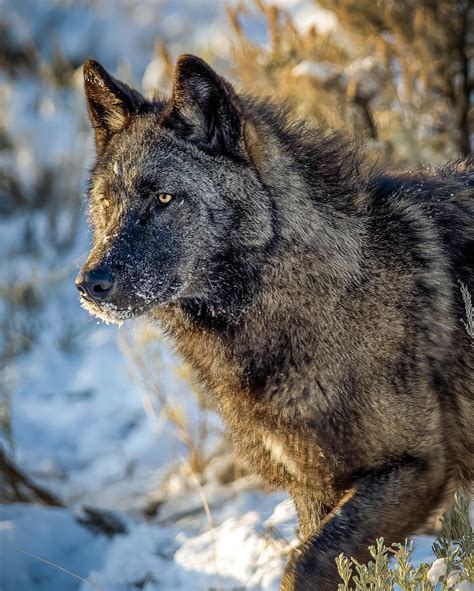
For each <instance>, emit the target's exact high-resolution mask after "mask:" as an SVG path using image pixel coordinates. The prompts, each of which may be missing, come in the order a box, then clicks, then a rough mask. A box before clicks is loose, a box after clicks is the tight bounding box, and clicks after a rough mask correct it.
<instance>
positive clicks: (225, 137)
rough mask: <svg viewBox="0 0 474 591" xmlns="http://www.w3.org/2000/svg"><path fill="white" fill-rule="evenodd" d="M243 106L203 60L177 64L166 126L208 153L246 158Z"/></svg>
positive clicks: (186, 58)
mask: <svg viewBox="0 0 474 591" xmlns="http://www.w3.org/2000/svg"><path fill="white" fill-rule="evenodd" d="M242 111H243V109H242V104H241V102H240V99H239V97H238V96H237V94H236V93H235V91H234V89H233V88H232V86H231V85H230V84H229V83H228V82H227V81H226V80H224V79H223V78H221V77H220V76H219V75H218V74H216V72H214V70H213V69H212V68H211V67H210V66H208V64H207V63H206V62H205V61H203V60H202V59H200V58H198V57H195V56H193V55H182V56H181V57H180V58H179V59H178V61H177V62H176V68H175V72H174V82H173V97H172V101H171V105H170V107H169V111H168V113H167V115H166V116H165V119H164V121H163V125H164V126H165V127H168V128H170V129H172V130H173V131H174V132H175V133H176V134H177V135H178V136H180V137H181V138H183V139H186V140H188V141H190V142H193V143H195V144H197V145H198V146H199V147H200V148H201V149H203V150H206V151H209V152H219V153H222V154H228V155H232V156H235V157H239V158H242V157H244V156H245V143H244V137H243V136H244V121H243V114H242Z"/></svg>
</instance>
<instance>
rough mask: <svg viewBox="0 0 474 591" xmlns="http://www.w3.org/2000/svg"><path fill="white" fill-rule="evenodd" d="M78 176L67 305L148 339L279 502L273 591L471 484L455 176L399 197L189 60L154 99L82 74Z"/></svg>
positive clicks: (466, 269) (299, 584)
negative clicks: (281, 494) (281, 516)
mask: <svg viewBox="0 0 474 591" xmlns="http://www.w3.org/2000/svg"><path fill="white" fill-rule="evenodd" d="M84 78H85V90H86V95H87V99H88V108H89V114H90V118H91V121H92V125H93V127H94V129H95V137H96V145H97V162H96V164H95V166H94V168H93V170H92V174H91V181H90V211H91V221H92V226H93V247H92V250H91V253H90V256H89V260H88V261H87V263H86V264H85V266H84V268H83V269H82V270H81V273H80V274H79V277H78V279H77V286H78V289H79V291H80V293H81V299H82V303H83V305H84V306H85V307H86V308H87V309H88V310H89V311H90V312H91V313H93V314H95V315H97V316H99V317H100V318H103V319H105V320H108V321H112V322H120V321H122V320H124V319H126V318H130V317H132V316H137V315H147V316H149V317H150V318H153V319H158V320H159V321H160V322H161V323H162V325H163V326H164V327H165V330H166V331H168V332H169V333H170V334H171V335H172V336H173V337H174V339H175V342H176V347H177V349H178V351H179V352H180V353H181V354H182V355H183V357H184V358H186V359H187V360H188V361H189V362H190V364H191V365H192V367H193V368H194V370H195V372H196V374H197V376H198V378H199V379H200V380H201V382H202V384H203V385H204V386H205V388H206V389H207V391H208V392H209V393H210V394H211V396H212V398H213V400H214V401H215V405H216V406H217V408H218V410H219V412H220V413H221V414H222V416H223V418H224V420H225V422H226V423H227V425H228V428H229V429H230V432H231V433H232V436H233V438H234V441H235V448H236V451H237V453H238V454H239V455H240V456H241V458H243V460H244V461H245V462H246V463H247V464H248V465H249V466H250V467H251V468H252V469H253V470H255V471H256V472H258V473H260V474H262V475H263V476H264V477H265V478H266V479H267V480H268V481H269V483H271V484H272V485H274V486H275V487H283V488H285V489H286V490H287V491H288V493H289V494H290V495H291V497H292V498H293V499H294V502H295V505H296V508H297V511H298V516H299V521H300V534H301V536H302V539H303V542H302V543H301V546H300V547H299V549H298V550H297V552H296V553H295V554H294V556H293V557H292V559H291V560H290V562H289V564H288V566H287V568H286V571H285V574H284V576H283V582H282V589H284V590H285V591H288V590H298V591H304V590H305V591H309V590H311V591H314V590H330V589H335V588H337V582H338V575H337V571H336V566H335V560H334V559H335V557H336V556H337V555H338V554H339V553H341V552H344V553H345V554H347V555H349V556H353V557H355V558H357V559H358V560H366V559H367V558H368V550H367V546H368V545H369V544H371V543H373V542H374V540H375V538H376V537H378V536H383V537H384V538H385V541H386V542H387V543H391V542H394V541H401V540H403V539H404V538H405V537H406V536H407V535H408V534H410V533H411V532H413V531H414V530H416V529H417V528H418V527H420V526H421V525H422V524H423V522H424V521H425V520H426V519H427V518H428V516H429V515H430V514H431V513H432V512H433V511H434V510H436V509H437V508H438V507H439V505H440V504H441V503H443V502H444V501H445V500H446V499H447V498H448V497H449V496H450V495H451V494H452V492H453V491H454V490H455V489H457V488H459V487H461V486H465V487H466V486H468V484H469V482H471V481H472V478H473V470H474V455H473V451H474V429H473V428H472V427H473V425H474V410H473V398H474V348H473V346H472V343H471V342H470V339H469V336H468V334H467V332H466V331H465V328H464V326H463V324H462V322H461V319H462V318H465V309H464V304H463V299H462V296H461V289H460V287H461V284H462V285H464V286H465V288H466V289H467V290H468V291H469V292H470V293H474V279H473V276H474V273H473V271H474V197H473V185H474V165H473V164H474V163H473V161H472V160H470V161H469V160H468V161H463V162H457V163H455V164H452V165H450V166H447V167H444V168H440V169H437V170H432V171H425V172H423V173H420V174H414V175H405V176H402V177H397V176H390V175H387V174H384V173H381V172H380V171H375V170H374V169H373V168H369V167H367V166H366V165H365V164H364V156H363V154H361V153H360V151H359V150H357V149H355V148H353V147H351V145H350V142H348V141H347V140H345V139H344V138H341V137H339V136H337V135H334V134H328V133H325V132H321V131H318V130H316V129H312V128H311V127H310V126H308V125H307V124H305V123H302V122H298V121H294V120H293V119H292V118H291V116H290V115H289V114H288V113H287V112H285V110H284V109H283V108H282V107H278V106H274V105H272V104H271V103H270V102H268V101H262V100H259V99H256V98H252V97H249V96H244V95H242V96H240V95H237V94H236V92H235V91H234V90H233V88H232V86H231V85H230V84H229V83H228V82H227V81H226V80H224V79H223V78H221V77H220V76H218V75H217V74H216V73H215V72H214V71H213V70H212V69H211V68H210V67H209V66H208V65H207V64H206V63H205V62H203V61H202V60H200V59H199V58H196V57H193V56H189V55H185V56H182V57H181V58H180V59H179V60H178V62H177V65H176V70H175V78H174V87H173V92H172V96H171V97H169V98H160V99H156V100H153V101H148V100H146V99H145V98H144V97H143V96H142V95H141V94H140V93H138V92H137V91H135V90H132V89H130V88H129V87H128V86H126V85H125V84H123V83H122V82H119V81H118V80H115V79H114V78H112V77H111V76H110V75H109V74H108V73H107V72H106V71H105V70H104V69H103V68H102V67H101V66H100V65H99V64H98V63H96V62H93V61H89V62H87V63H86V64H85V66H84Z"/></svg>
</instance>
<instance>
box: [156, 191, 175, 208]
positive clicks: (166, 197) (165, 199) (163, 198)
mask: <svg viewBox="0 0 474 591" xmlns="http://www.w3.org/2000/svg"><path fill="white" fill-rule="evenodd" d="M172 199H173V195H170V194H169V193H160V194H159V195H158V201H159V202H160V203H161V204H162V205H168V203H169V202H170V201H171V200H172Z"/></svg>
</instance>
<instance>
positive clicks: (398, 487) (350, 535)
mask: <svg viewBox="0 0 474 591" xmlns="http://www.w3.org/2000/svg"><path fill="white" fill-rule="evenodd" d="M445 488H446V486H445V478H444V475H443V473H442V471H441V470H440V466H439V465H438V466H437V465H436V464H435V463H433V467H432V466H431V464H430V463H429V462H427V461H424V460H417V459H415V458H412V457H409V456H404V457H402V458H399V459H398V460H397V461H395V462H387V464H386V465H384V466H383V467H381V468H377V469H376V470H371V471H368V472H366V473H365V474H364V475H363V476H361V477H359V478H357V479H356V480H355V481H354V483H353V486H352V487H351V488H350V490H349V491H348V492H347V493H346V494H345V495H344V497H343V498H342V499H341V501H340V502H339V503H338V505H337V506H336V507H335V508H334V509H333V510H332V511H331V512H330V513H329V514H328V515H327V517H326V518H325V519H324V520H323V522H322V523H321V526H320V528H319V529H318V530H317V531H316V532H314V533H313V534H312V535H310V536H309V537H308V538H307V539H306V541H305V542H304V543H303V544H302V545H301V546H300V547H299V548H298V549H297V550H296V551H295V553H294V555H293V556H292V558H291V559H290V562H289V563H288V565H287V567H286V569H285V573H284V575H283V581H282V585H281V589H282V591H333V590H336V589H337V586H338V583H340V582H342V581H341V579H340V577H339V575H338V572H337V568H336V562H335V560H336V557H337V556H338V555H339V554H340V553H341V552H343V553H344V554H345V555H346V556H349V557H351V556H352V557H354V558H356V559H357V560H359V561H361V562H365V561H367V560H368V559H369V558H370V555H369V551H368V546H369V545H372V544H374V542H375V540H376V538H379V537H383V538H384V540H385V543H386V544H387V545H389V544H391V543H393V542H403V541H404V540H405V538H406V537H407V536H408V535H409V534H411V533H412V532H413V531H414V530H416V529H417V528H418V527H419V526H420V525H422V524H423V522H424V521H425V520H426V519H427V518H428V517H429V513H430V511H432V510H433V509H434V508H435V507H436V506H437V505H438V504H439V502H441V501H442V497H443V492H444V489H445Z"/></svg>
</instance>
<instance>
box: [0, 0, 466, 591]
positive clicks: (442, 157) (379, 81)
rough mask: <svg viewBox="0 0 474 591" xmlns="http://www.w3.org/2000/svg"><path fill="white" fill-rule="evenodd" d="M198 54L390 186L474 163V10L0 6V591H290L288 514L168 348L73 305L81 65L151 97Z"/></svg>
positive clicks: (81, 3)
mask: <svg viewBox="0 0 474 591" xmlns="http://www.w3.org/2000/svg"><path fill="white" fill-rule="evenodd" d="M184 52H194V53H197V54H199V55H201V56H202V57H204V58H205V59H207V60H208V61H209V62H210V63H212V64H213V65H214V66H215V67H216V68H217V69H218V70H219V71H220V72H221V73H223V74H225V75H226V76H227V77H228V78H229V79H231V80H232V81H233V82H234V83H235V85H236V87H237V88H245V89H246V90H250V91H252V92H255V93H258V94H265V95H272V96H276V97H279V98H281V99H284V100H286V101H288V102H289V103H290V105H291V107H292V108H293V109H294V111H295V113H296V114H298V115H300V116H304V117H307V118H311V119H313V120H315V122H316V123H317V124H321V125H329V126H330V127H332V128H340V129H344V130H345V131H346V132H347V133H348V134H350V135H351V136H352V137H354V138H356V139H357V140H360V141H363V142H365V143H366V144H367V146H368V151H369V154H370V157H371V158H373V159H374V160H377V161H378V162H381V163H385V164H387V165H388V166H390V167H391V168H393V169H399V170H400V169H403V170H404V169H407V168H414V167H418V166H422V165H425V164H427V163H432V164H440V163H443V162H445V161H447V160H450V159H453V158H456V157H459V156H463V155H467V154H469V153H471V151H472V148H473V144H474V111H473V87H474V68H473V63H474V62H473V60H474V20H473V7H472V2H471V1H470V0H320V1H319V2H317V3H316V2H313V1H312V0H278V1H273V2H269V1H268V2H267V1H264V0H246V1H240V2H238V1H229V2H227V3H225V2H223V1H220V0H199V1H196V0H175V1H171V0H169V1H168V0H75V1H74V0H0V252H1V266H0V590H1V591H29V590H38V591H68V590H76V589H80V590H82V591H89V590H90V589H94V588H95V589H103V590H107V591H115V590H117V591H118V590H124V591H125V590H127V591H128V590H134V589H145V590H146V591H155V590H158V589H160V590H173V589H177V590H178V589H182V590H184V589H186V590H192V589H196V590H201V589H202V590H206V589H234V590H237V589H265V590H275V591H276V589H278V581H279V578H280V575H281V571H282V568H283V564H284V562H285V558H286V555H287V553H288V551H289V548H290V547H291V543H292V540H294V538H295V535H296V534H295V518H294V512H293V508H292V506H291V504H290V503H289V502H288V501H287V500H286V499H285V496H284V495H283V494H279V493H270V492H269V491H266V490H265V487H264V486H263V485H262V483H260V482H258V481H257V480H256V479H255V478H252V477H250V476H249V475H247V474H246V473H245V471H244V470H243V469H242V467H240V466H238V465H234V463H233V459H232V450H231V444H230V442H229V441H228V440H227V439H226V438H225V436H224V434H223V428H222V424H221V422H220V420H219V419H218V417H217V416H216V415H215V414H214V412H213V411H212V409H210V408H207V407H206V405H205V403H204V402H203V401H202V399H201V397H200V395H199V394H198V393H197V391H196V389H195V388H194V386H193V383H192V380H191V378H190V375H189V372H188V370H187V368H186V367H183V366H182V364H181V362H180V360H179V359H176V358H175V357H174V355H173V353H172V350H171V349H170V347H169V345H168V344H167V343H166V342H165V341H164V340H163V338H162V336H161V335H160V331H159V327H156V326H154V327H149V326H148V327H146V326H143V325H142V324H141V323H139V322H135V323H131V324H129V325H125V326H124V327H122V328H120V329H117V327H115V326H112V327H111V326H106V325H103V324H99V323H97V321H96V320H95V319H92V318H90V317H89V316H88V314H87V313H86V312H85V311H84V310H82V309H81V308H80V306H79V303H78V298H77V295H76V290H75V287H74V277H75V275H76V273H77V270H78V268H79V266H80V265H81V263H82V262H83V260H84V258H85V255H86V253H87V250H88V245H89V239H90V237H89V232H88V227H87V219H86V205H87V204H86V196H85V192H86V189H85V181H86V177H87V170H88V168H89V167H90V165H91V163H92V160H93V157H94V150H93V142H92V134H91V128H90V125H89V122H88V120H87V115H86V108H85V103H84V97H83V92H82V63H83V62H84V60H85V59H87V58H94V59H96V60H98V61H100V62H101V63H102V64H103V65H104V66H105V67H106V68H107V69H108V70H109V71H111V72H112V73H113V74H114V75H115V76H116V77H118V78H120V79H122V80H124V81H126V82H128V83H129V84H132V85H135V86H137V87H138V88H139V89H142V90H143V92H144V93H145V94H147V95H153V93H154V91H155V90H157V89H169V88H170V80H171V76H172V70H173V64H174V61H175V59H176V57H177V56H178V55H179V54H180V53H184ZM388 502H389V501H388ZM430 543H431V541H430V539H429V538H419V539H418V540H417V545H416V548H417V550H416V559H417V560H422V559H424V557H425V556H426V557H427V558H426V559H427V560H428V559H429V558H430V556H429V554H430V552H429V548H430ZM431 558H432V557H431Z"/></svg>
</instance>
